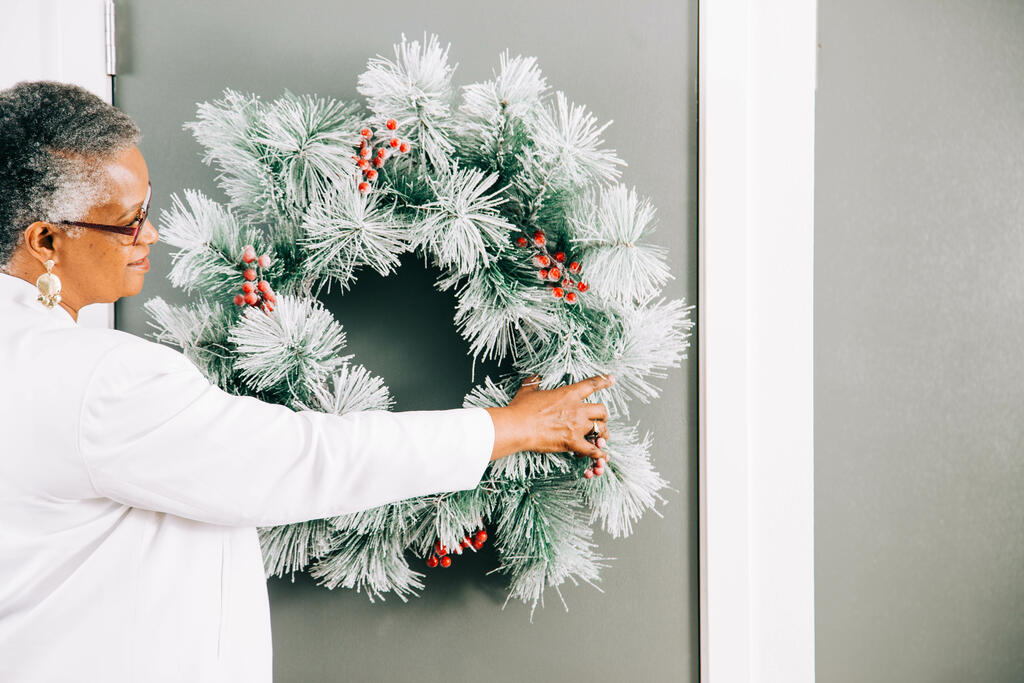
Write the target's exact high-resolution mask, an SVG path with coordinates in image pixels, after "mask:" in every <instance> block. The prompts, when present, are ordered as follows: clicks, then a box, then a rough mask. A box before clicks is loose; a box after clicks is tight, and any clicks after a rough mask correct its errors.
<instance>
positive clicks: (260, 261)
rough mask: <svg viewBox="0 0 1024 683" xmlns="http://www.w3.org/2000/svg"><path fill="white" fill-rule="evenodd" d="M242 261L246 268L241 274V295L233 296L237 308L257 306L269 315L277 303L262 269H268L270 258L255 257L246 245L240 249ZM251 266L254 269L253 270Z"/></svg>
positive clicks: (252, 248) (248, 245) (266, 256)
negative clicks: (242, 279)
mask: <svg viewBox="0 0 1024 683" xmlns="http://www.w3.org/2000/svg"><path fill="white" fill-rule="evenodd" d="M242 261H244V262H245V263H246V265H247V266H248V267H247V268H246V269H245V270H244V271H243V272H242V277H243V278H244V281H243V282H242V293H241V294H236V295H235V305H237V306H258V307H260V308H262V309H263V311H264V312H266V313H270V312H271V311H273V310H274V305H275V304H276V303H277V296H275V295H274V290H273V289H271V287H270V283H269V282H267V281H266V280H264V279H263V269H264V268H269V267H270V257H269V256H268V255H266V254H262V255H260V256H256V249H255V248H254V247H253V246H252V245H251V244H247V245H245V246H244V247H242ZM253 264H255V265H256V268H253V267H252V266H253Z"/></svg>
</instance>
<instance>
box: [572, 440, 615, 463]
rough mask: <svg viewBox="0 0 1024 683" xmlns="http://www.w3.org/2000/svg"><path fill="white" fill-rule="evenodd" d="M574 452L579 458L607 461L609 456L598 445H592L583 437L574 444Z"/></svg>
mask: <svg viewBox="0 0 1024 683" xmlns="http://www.w3.org/2000/svg"><path fill="white" fill-rule="evenodd" d="M572 452H573V453H575V454H576V457H578V458H595V459H598V458H603V459H607V457H608V456H607V455H606V454H605V453H604V451H602V450H601V449H600V448H598V447H597V445H596V444H593V443H590V442H589V441H587V440H586V439H584V438H583V437H580V438H578V439H577V440H576V442H575V443H574V444H573V447H572Z"/></svg>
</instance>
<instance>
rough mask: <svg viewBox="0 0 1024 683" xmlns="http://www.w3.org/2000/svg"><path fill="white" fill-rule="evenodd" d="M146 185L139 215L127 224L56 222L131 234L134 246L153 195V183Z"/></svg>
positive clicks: (144, 222)
mask: <svg viewBox="0 0 1024 683" xmlns="http://www.w3.org/2000/svg"><path fill="white" fill-rule="evenodd" d="M146 186H147V187H146V199H145V200H143V202H142V208H141V209H139V215H138V216H136V217H135V220H133V221H132V222H131V223H129V224H128V225H104V224H102V223H83V222H82V221H58V222H59V223H61V224H62V225H80V226H82V227H83V228H95V229H96V230H107V231H108V232H117V233H121V234H122V235H131V236H132V245H133V246H134V245H135V243H136V242H138V241H139V232H141V231H142V226H143V225H145V224H146V217H147V216H148V215H149V199H150V197H152V196H153V184H152V183H146Z"/></svg>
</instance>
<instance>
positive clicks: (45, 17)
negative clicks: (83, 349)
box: [0, 0, 114, 328]
mask: <svg viewBox="0 0 1024 683" xmlns="http://www.w3.org/2000/svg"><path fill="white" fill-rule="evenodd" d="M104 16H105V15H104V2H103V0H31V1H25V0H0V89H3V88H7V87H10V86H12V85H14V84H15V83H17V82H19V81H36V80H53V81H63V82H66V83H77V84H78V85H80V86H82V87H83V88H86V89H88V90H89V91H91V92H93V93H96V95H98V96H100V97H102V98H103V99H104V100H106V101H107V102H109V101H110V79H109V77H108V76H107V69H106V50H105V43H104V26H105V19H104ZM78 324H79V325H83V326H86V327H110V328H113V327H114V305H113V304H93V305H91V306H85V307H83V308H82V309H81V310H80V311H79V312H78Z"/></svg>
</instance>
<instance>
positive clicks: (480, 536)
mask: <svg viewBox="0 0 1024 683" xmlns="http://www.w3.org/2000/svg"><path fill="white" fill-rule="evenodd" d="M473 540H474V541H477V542H479V543H483V542H484V541H486V540H487V532H486V531H484V530H483V529H481V530H480V531H478V532H476V534H475V535H474V536H473Z"/></svg>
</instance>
